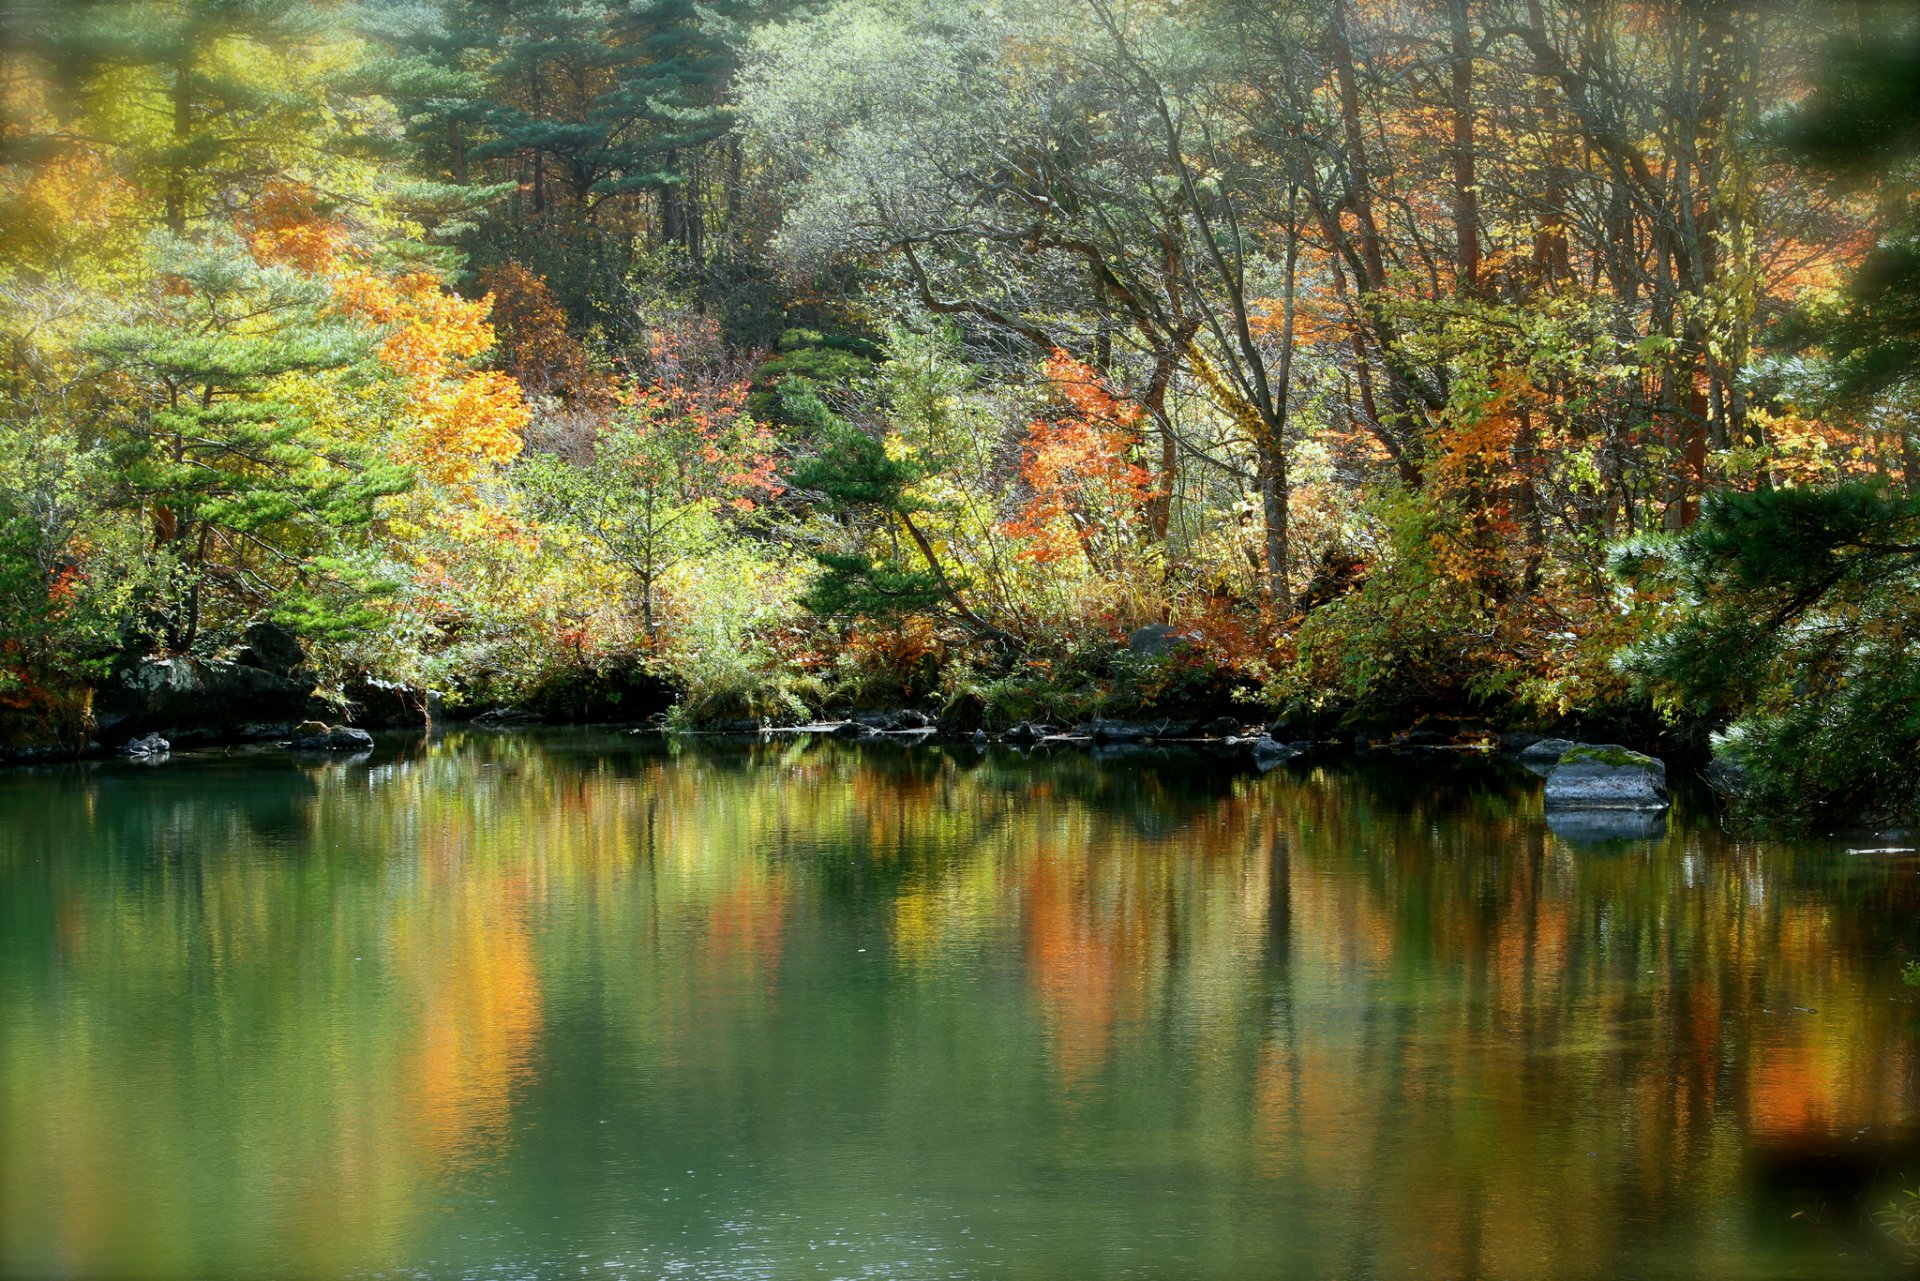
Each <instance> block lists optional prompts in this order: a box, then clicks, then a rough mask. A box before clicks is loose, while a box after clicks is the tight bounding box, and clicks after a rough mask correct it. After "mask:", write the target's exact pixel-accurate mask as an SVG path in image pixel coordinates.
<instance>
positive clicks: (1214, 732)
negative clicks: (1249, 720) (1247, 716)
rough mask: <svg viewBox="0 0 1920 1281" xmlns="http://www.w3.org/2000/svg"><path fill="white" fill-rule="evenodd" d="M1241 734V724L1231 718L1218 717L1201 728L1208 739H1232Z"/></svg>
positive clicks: (1201, 731)
mask: <svg viewBox="0 0 1920 1281" xmlns="http://www.w3.org/2000/svg"><path fill="white" fill-rule="evenodd" d="M1239 732H1240V722H1239V721H1237V720H1235V719H1234V718H1233V717H1231V716H1216V717H1214V718H1213V719H1212V720H1210V721H1208V722H1207V723H1206V724H1205V725H1202V726H1201V727H1200V733H1201V734H1203V735H1204V736H1206V737H1207V738H1232V737H1233V736H1234V735H1235V734H1238V733H1239Z"/></svg>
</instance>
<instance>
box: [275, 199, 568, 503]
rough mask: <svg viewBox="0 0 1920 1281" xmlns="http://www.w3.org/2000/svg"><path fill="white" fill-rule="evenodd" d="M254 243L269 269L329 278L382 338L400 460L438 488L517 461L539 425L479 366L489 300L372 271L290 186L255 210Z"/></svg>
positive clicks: (487, 334) (339, 300) (342, 306)
mask: <svg viewBox="0 0 1920 1281" xmlns="http://www.w3.org/2000/svg"><path fill="white" fill-rule="evenodd" d="M252 244H253V252H254V255H255V257H256V258H258V259H259V261H260V262H262V263H264V264H269V265H278V266H286V267H291V268H293V269H295V270H298V271H301V272H303V273H306V274H309V275H313V276H318V277H320V278H322V279H325V280H327V281H328V282H329V283H330V284H331V285H332V287H333V293H334V305H335V306H336V307H337V308H338V309H339V310H340V311H341V313H342V314H344V315H347V316H350V317H353V318H354V319H357V320H362V321H365V322H367V323H369V324H372V325H375V326H378V327H379V328H380V329H382V330H383V331H384V336H383V337H382V338H381V340H380V345H379V353H380V358H381V360H382V361H383V362H385V364H386V365H387V367H388V368H389V369H391V370H393V372H394V373H395V374H397V375H398V376H399V378H400V380H401V385H402V387H403V388H404V391H403V395H404V398H405V413H406V418H407V422H408V427H407V430H406V431H405V432H404V433H403V434H402V436H401V437H400V439H399V440H398V441H397V442H396V444H395V447H394V453H395V456H396V460H397V461H399V462H403V463H406V464H408V465H409V466H412V467H414V468H417V469H418V470H419V472H420V473H421V474H422V475H423V476H425V477H426V478H427V479H428V480H430V481H432V482H434V483H436V484H440V485H458V484H464V483H467V482H470V481H472V480H473V479H474V478H475V477H476V476H477V475H478V474H479V473H480V472H481V471H482V470H483V469H484V468H486V467H488V466H498V465H500V464H503V463H507V462H510V461H512V460H513V458H514V457H516V456H517V455H518V454H519V452H520V447H521V443H522V436H521V433H522V432H523V431H524V430H525V429H526V426H527V423H528V422H529V421H530V420H531V418H532V411H531V410H530V409H529V408H528V406H527V403H526V398H525V396H524V395H523V394H522V392H521V388H520V384H519V383H518V382H517V381H515V379H514V378H513V377H512V376H511V375H509V374H505V373H501V372H499V371H497V370H489V369H479V368H476V367H475V365H476V362H478V361H479V359H480V358H481V357H482V356H484V355H486V354H487V352H488V351H490V350H491V349H492V347H493V345H494V331H493V326H492V325H491V324H489V323H488V315H489V313H490V312H491V311H492V308H493V299H492V296H491V295H489V296H487V297H483V298H481V299H479V300H478V301H469V300H468V299H465V298H462V297H460V296H459V295H458V294H455V293H453V292H452V291H450V290H448V289H447V288H446V287H445V286H444V285H443V284H442V283H441V282H440V281H439V279H438V278H436V277H434V276H432V275H429V274H428V273H426V272H406V273H402V274H399V275H388V274H385V273H382V272H379V271H377V270H375V269H374V268H373V267H372V266H371V265H370V264H369V263H368V262H367V261H366V256H365V255H364V254H363V253H361V252H360V251H359V250H358V248H357V247H356V245H355V244H354V241H353V238H352V236H351V234H350V232H349V231H348V229H347V228H346V227H344V226H343V225H341V224H340V223H339V222H337V221H335V220H332V219H329V218H326V217H324V216H323V215H321V214H320V213H319V212H318V210H317V208H316V205H315V201H314V198H313V194H312V193H311V192H310V191H307V190H305V189H303V188H298V187H294V186H290V185H282V186H278V187H275V188H273V189H270V190H269V191H268V192H266V193H265V195H264V196H263V197H262V199H261V200H260V202H259V203H258V205H257V206H256V208H255V210H254V215H253V237H252Z"/></svg>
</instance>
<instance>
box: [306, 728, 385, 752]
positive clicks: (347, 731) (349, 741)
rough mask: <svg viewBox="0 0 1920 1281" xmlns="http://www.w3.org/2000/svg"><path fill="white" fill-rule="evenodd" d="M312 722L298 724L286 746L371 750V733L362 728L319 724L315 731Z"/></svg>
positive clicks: (336, 749) (342, 750) (348, 750)
mask: <svg viewBox="0 0 1920 1281" xmlns="http://www.w3.org/2000/svg"><path fill="white" fill-rule="evenodd" d="M313 724H314V723H313V722H309V723H308V724H305V725H301V726H299V727H298V729H297V730H296V736H295V737H294V738H293V739H291V740H289V741H288V743H287V746H288V747H290V748H292V749H293V750H294V751H296V752H371V751H372V750H373V735H371V734H369V733H367V731H365V730H363V729H353V728H351V727H349V726H346V725H334V726H326V725H321V726H320V731H321V732H318V733H315V732H313ZM299 731H306V732H305V733H301V732H299Z"/></svg>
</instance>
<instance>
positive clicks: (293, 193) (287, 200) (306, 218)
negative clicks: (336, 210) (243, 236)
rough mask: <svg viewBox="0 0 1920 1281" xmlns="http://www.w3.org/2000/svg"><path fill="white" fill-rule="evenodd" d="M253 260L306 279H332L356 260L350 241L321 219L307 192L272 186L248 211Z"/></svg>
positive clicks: (343, 231)
mask: <svg viewBox="0 0 1920 1281" xmlns="http://www.w3.org/2000/svg"><path fill="white" fill-rule="evenodd" d="M251 222H252V224H253V233H252V235H251V236H250V237H249V241H250V243H251V245H252V248H253V256H254V258H255V260H256V261H258V262H259V263H260V264H261V265H262V266H269V267H291V268H293V269H294V270H295V271H300V272H304V273H306V274H307V275H310V276H333V275H335V274H336V273H338V272H340V271H341V270H342V269H343V268H344V267H345V265H346V263H347V262H348V261H349V260H351V259H353V258H355V257H357V256H358V254H357V253H356V247H355V245H354V243H353V237H352V236H350V235H349V234H348V233H347V229H346V228H345V227H343V226H342V225H341V224H339V223H337V222H334V221H333V220H331V219H327V218H322V217H321V216H320V215H319V212H318V210H317V209H316V207H315V201H314V195H313V192H312V190H311V189H309V188H307V187H302V186H296V185H294V184H291V183H276V184H274V185H273V186H271V187H268V188H267V189H266V190H265V191H264V192H262V193H261V195H260V198H259V199H258V200H256V201H255V202H254V205H253V208H252V210H251Z"/></svg>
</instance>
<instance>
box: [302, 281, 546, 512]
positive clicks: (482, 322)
mask: <svg viewBox="0 0 1920 1281" xmlns="http://www.w3.org/2000/svg"><path fill="white" fill-rule="evenodd" d="M336 295H337V296H338V297H339V299H340V303H341V306H342V308H343V309H344V310H345V311H346V312H347V313H348V314H349V315H354V316H360V317H362V318H364V319H366V320H370V321H372V322H373V323H375V324H378V325H382V326H385V327H387V329H388V333H387V336H386V338H385V339H383V340H382V341H381V344H380V356H381V359H382V360H384V361H385V362H386V363H387V365H388V366H389V367H391V368H392V369H393V370H394V372H396V373H397V374H399V375H400V376H401V378H402V379H403V380H404V383H405V385H406V389H407V393H406V394H407V410H408V417H409V418H410V420H411V428H410V430H409V431H407V432H406V433H405V435H404V437H403V439H402V441H401V443H400V446H399V448H398V449H397V451H396V453H397V454H398V455H399V457H400V458H401V459H402V461H404V462H407V463H409V464H411V465H413V466H416V467H418V468H420V470H421V471H422V472H423V473H424V474H425V475H426V476H427V477H428V478H429V479H431V480H433V481H435V482H437V483H440V484H460V483H463V482H466V481H470V480H472V479H473V478H474V477H475V476H476V475H478V474H479V472H480V470H481V469H482V468H484V467H486V466H489V465H493V466H497V465H499V464H501V463H505V462H509V461H511V460H512V459H513V458H514V457H515V456H516V455H518V454H519V452H520V445H521V432H522V431H523V430H525V428H526V425H527V423H528V421H529V420H530V419H531V418H532V417H533V411H532V410H531V409H529V408H528V406H527V402H526V398H525V397H524V396H523V395H522V394H521V391H520V384H519V383H517V382H515V381H514V380H513V379H512V378H511V377H509V376H508V375H506V374H502V373H498V372H495V371H492V370H475V369H473V368H471V367H470V366H471V363H472V362H473V361H475V360H477V359H478V358H479V357H480V356H482V355H484V354H485V353H486V352H487V351H488V349H489V348H491V347H492V346H493V327H492V326H491V325H489V324H488V323H487V313H488V312H489V311H490V310H491V309H492V305H493V300H492V299H491V298H490V297H489V298H482V299H481V300H480V301H478V302H469V301H468V300H467V299H465V298H461V297H460V296H459V295H457V294H453V293H450V292H448V291H447V290H446V289H444V288H443V287H442V286H441V284H440V282H439V281H438V280H436V279H435V278H433V277H432V276H429V275H427V274H425V273H423V272H414V273H411V274H408V275H404V276H399V277H388V276H377V275H373V274H371V273H367V272H354V273H350V274H349V275H347V276H346V277H344V278H343V279H342V280H341V281H340V282H339V283H338V285H337V286H336Z"/></svg>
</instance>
